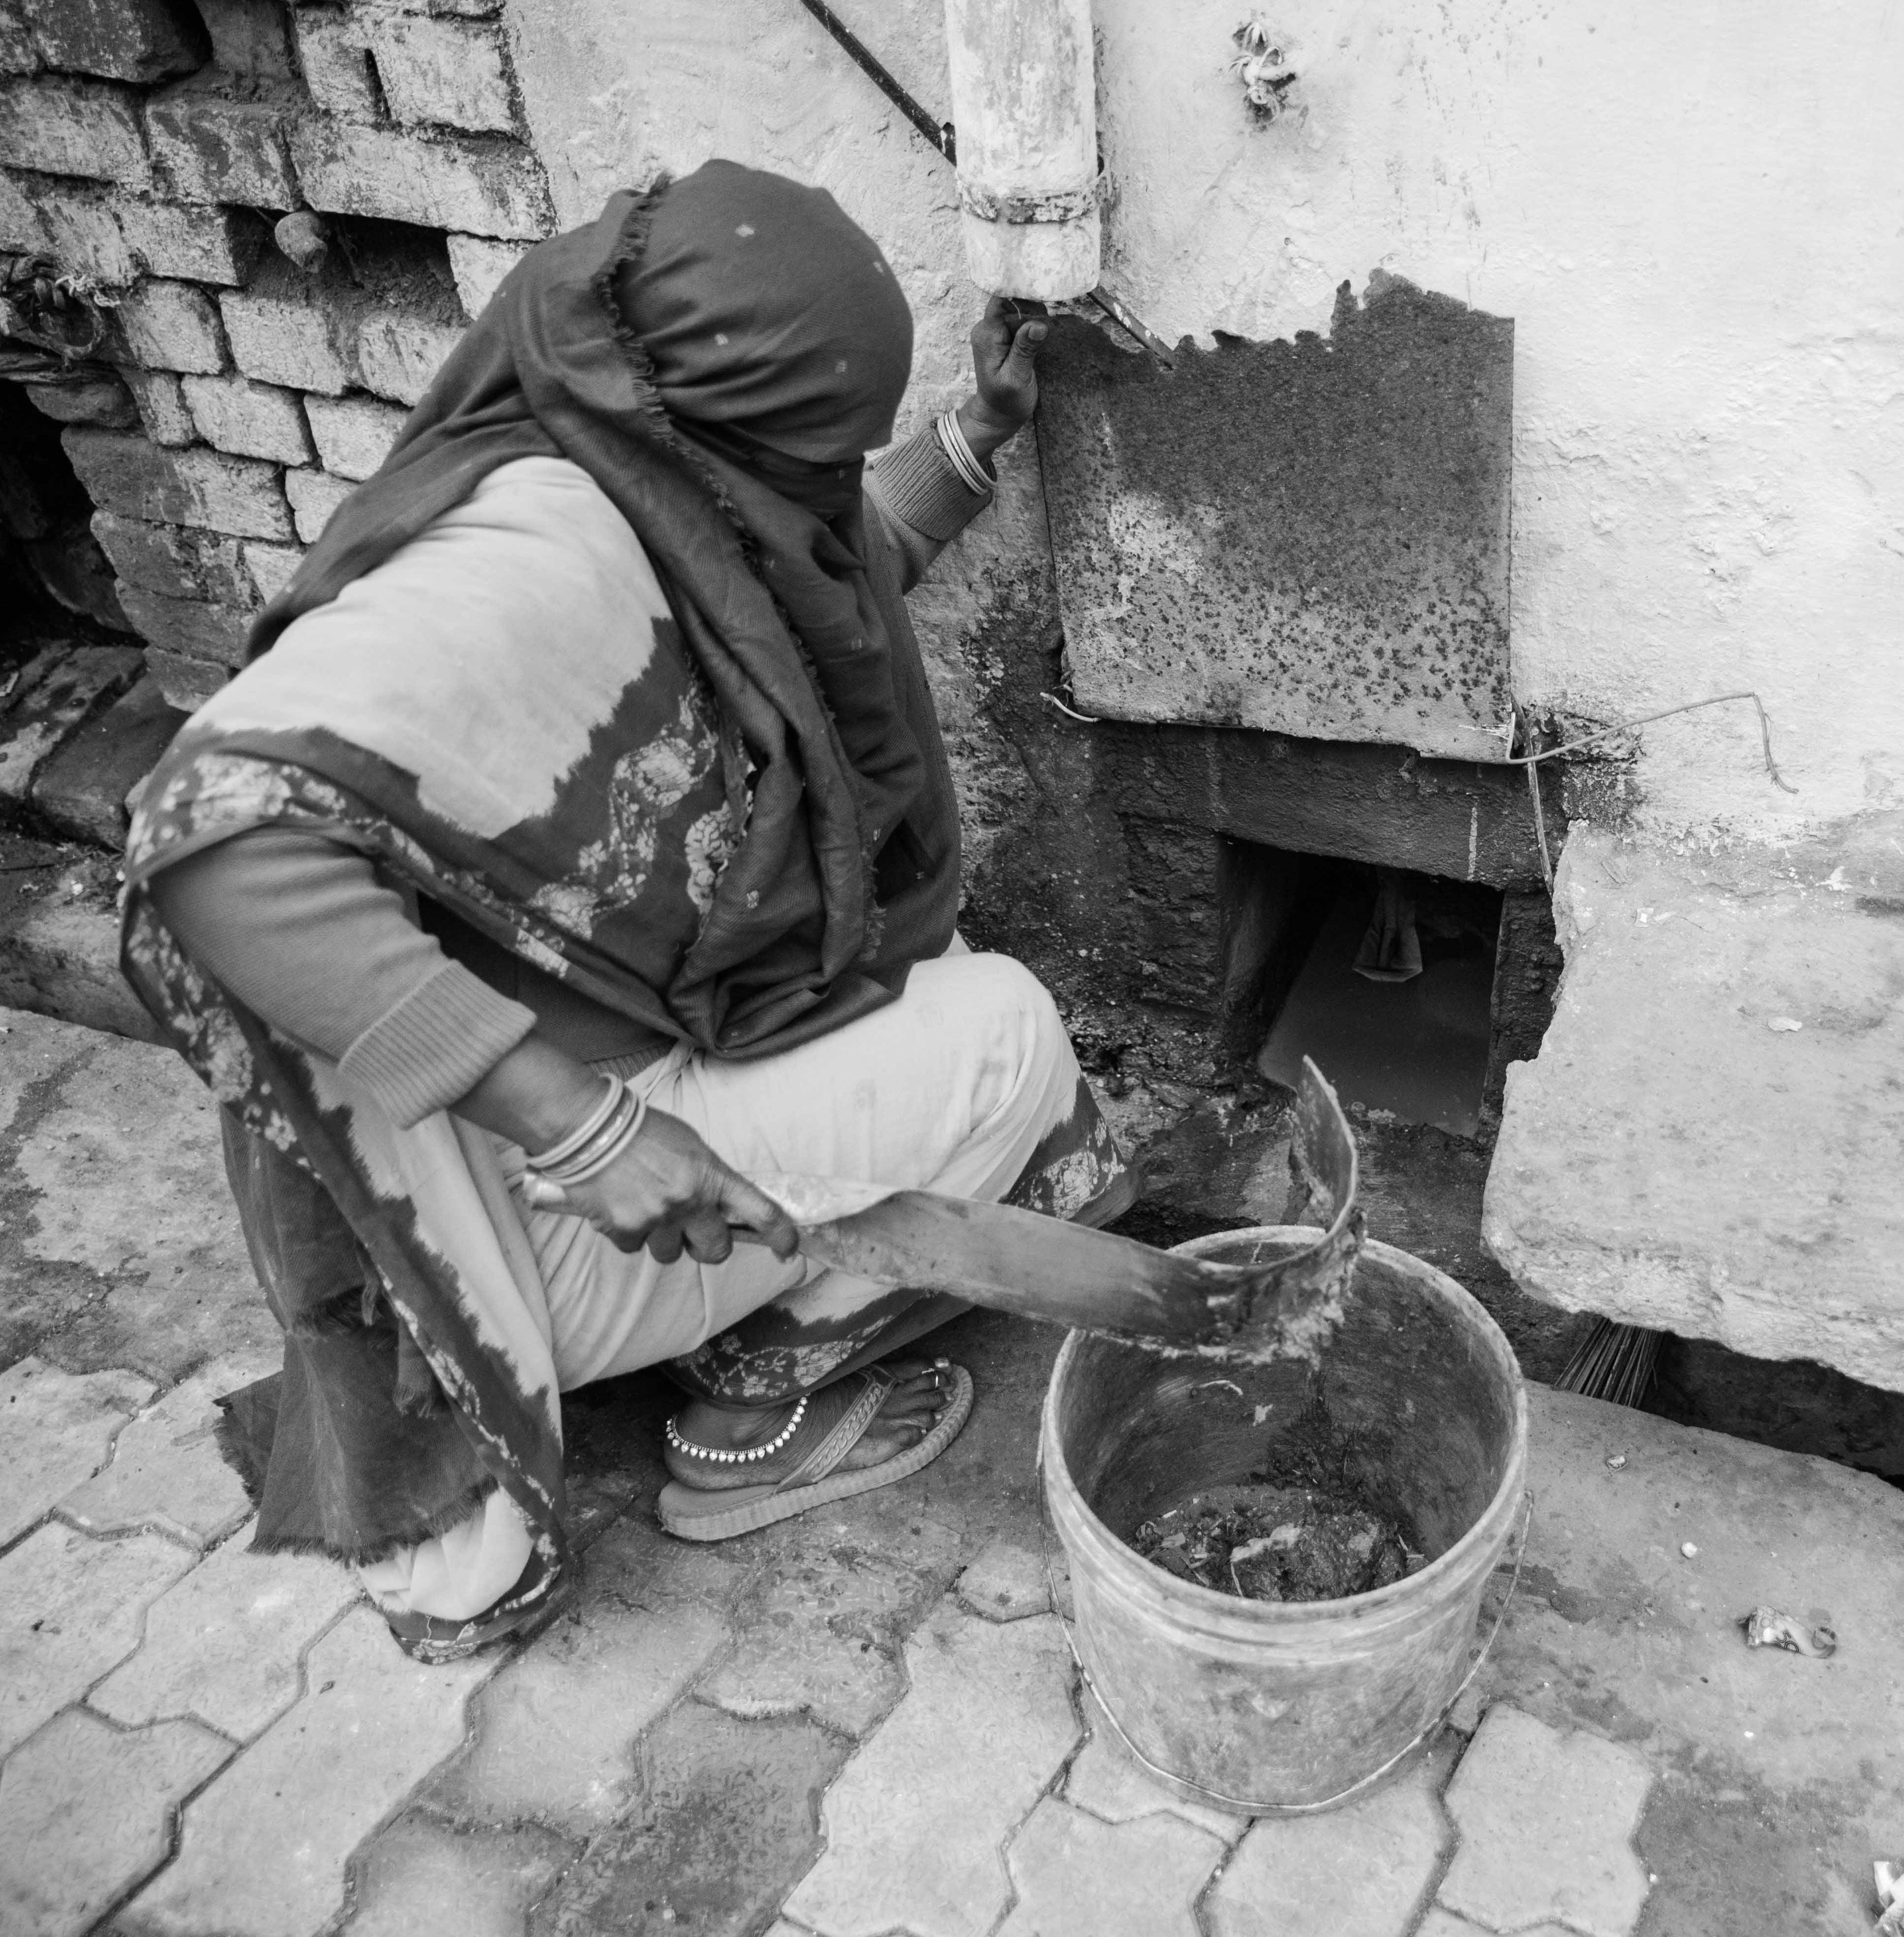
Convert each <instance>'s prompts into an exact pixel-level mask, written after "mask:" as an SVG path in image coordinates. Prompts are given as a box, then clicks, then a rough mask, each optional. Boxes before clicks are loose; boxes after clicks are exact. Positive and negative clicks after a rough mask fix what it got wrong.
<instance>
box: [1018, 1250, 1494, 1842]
mask: <svg viewBox="0 0 1904 1937" xmlns="http://www.w3.org/2000/svg"><path fill="white" fill-rule="evenodd" d="M1316 1235H1317V1234H1316V1233H1315V1232H1313V1231H1309V1230H1305V1229H1299V1228H1296V1227H1292V1226H1287V1225H1278V1226H1268V1227H1265V1228H1263V1229H1257V1230H1252V1231H1224V1232H1218V1233H1217V1235H1214V1236H1212V1237H1208V1238H1198V1239H1196V1240H1195V1241H1193V1242H1192V1243H1190V1244H1184V1245H1182V1246H1181V1247H1179V1248H1180V1249H1181V1250H1184V1251H1187V1252H1190V1253H1193V1255H1195V1256H1199V1257H1202V1258H1208V1259H1211V1260H1218V1261H1220V1262H1223V1263H1248V1262H1253V1261H1259V1260H1262V1259H1264V1258H1269V1257H1273V1256H1276V1255H1277V1254H1278V1252H1279V1251H1287V1250H1299V1249H1300V1248H1302V1247H1304V1246H1305V1245H1307V1244H1312V1243H1314V1241H1315V1238H1316ZM1311 1376H1312V1375H1311V1369H1310V1368H1309V1367H1308V1366H1306V1365H1305V1364H1303V1363H1299V1362H1297V1361H1293V1360H1290V1361H1283V1362H1278V1363H1275V1364H1272V1365H1267V1366H1253V1365H1245V1364H1231V1363H1227V1362H1226V1361H1223V1360H1219V1359H1211V1358H1166V1357H1160V1356H1158V1355H1157V1354H1156V1353H1151V1352H1147V1351H1145V1350H1141V1348H1139V1347H1134V1346H1130V1345H1126V1344H1120V1343H1117V1341H1114V1340H1111V1339H1107V1338H1094V1337H1092V1336H1091V1335H1090V1334H1088V1333H1086V1332H1073V1333H1072V1335H1071V1336H1070V1338H1069V1339H1068V1340H1067V1341H1066V1344H1065V1346H1064V1349H1063V1350H1062V1351H1061V1352H1060V1353H1059V1355H1058V1361H1057V1366H1056V1367H1055V1368H1054V1370H1053V1372H1052V1375H1051V1388H1050V1390H1049V1391H1048V1393H1047V1394H1046V1396H1045V1401H1044V1423H1043V1430H1042V1434H1041V1441H1040V1458H1041V1463H1042V1466H1043V1469H1044V1487H1045V1496H1046V1499H1047V1501H1048V1503H1049V1506H1050V1509H1051V1517H1052V1520H1053V1521H1054V1523H1055V1525H1056V1526H1057V1531H1058V1537H1059V1538H1060V1541H1062V1542H1063V1545H1064V1550H1065V1552H1066V1554H1067V1555H1068V1556H1069V1559H1070V1563H1071V1582H1072V1596H1073V1599H1074V1602H1075V1618H1076V1645H1077V1648H1078V1655H1079V1659H1080V1660H1081V1663H1082V1665H1083V1666H1084V1671H1085V1672H1086V1674H1087V1675H1088V1677H1089V1678H1090V1681H1091V1683H1092V1684H1093V1687H1094V1688H1095V1690H1096V1693H1097V1696H1098V1698H1099V1700H1100V1701H1101V1702H1102V1703H1103V1704H1104V1706H1105V1709H1106V1710H1107V1711H1108V1713H1109V1714H1110V1716H1111V1720H1112V1721H1113V1722H1114V1723H1115V1725H1116V1726H1117V1729H1119V1730H1120V1732H1121V1733H1122V1734H1123V1736H1124V1738H1125V1740H1126V1742H1127V1743H1128V1744H1129V1746H1130V1747H1131V1748H1132V1749H1133V1750H1135V1752H1136V1753H1137V1754H1138V1756H1139V1757H1140V1758H1141V1759H1142V1760H1144V1761H1145V1762H1146V1763H1148V1764H1149V1765H1150V1766H1151V1769H1152V1770H1153V1772H1154V1773H1156V1774H1157V1775H1159V1776H1160V1778H1163V1780H1164V1781H1166V1782H1167V1783H1168V1784H1169V1785H1170V1786H1171V1787H1172V1788H1174V1789H1175V1790H1177V1791H1178V1793H1180V1794H1182V1795H1185V1796H1190V1797H1192V1798H1193V1799H1196V1800H1198V1801H1202V1802H1217V1803H1219V1804H1223V1805H1228V1806H1229V1807H1231V1808H1237V1809H1240V1810H1244V1811H1248V1813H1251V1814H1271V1813H1274V1812H1275V1811H1276V1810H1278V1809H1293V1808H1304V1807H1307V1808H1316V1807H1320V1806H1326V1805H1329V1804H1332V1803H1333V1802H1339V1801H1342V1800H1345V1799H1346V1798H1347V1796H1348V1794H1350V1793H1352V1792H1354V1790H1357V1789H1358V1788H1360V1787H1363V1786H1364V1785H1365V1784H1366V1783H1367V1782H1369V1781H1371V1780H1372V1779H1373V1778H1375V1776H1377V1775H1380V1774H1381V1772H1383V1771H1384V1769H1386V1768H1387V1767H1388V1766H1390V1765H1391V1764H1392V1763H1394V1762H1395V1761H1396V1760H1398V1759H1399V1757H1402V1755H1404V1754H1406V1752H1407V1751H1408V1748H1410V1746H1411V1745H1412V1744H1413V1743H1414V1741H1416V1740H1417V1739H1418V1738H1420V1736H1421V1735H1423V1733H1424V1732H1426V1731H1427V1730H1428V1729H1430V1728H1432V1727H1433V1726H1434V1724H1435V1723H1436V1720H1438V1719H1439V1717H1440V1716H1441V1715H1442V1714H1443V1713H1444V1712H1445V1710H1446V1709H1447V1708H1448V1705H1449V1704H1450V1703H1451V1702H1452V1701H1453V1700H1454V1696H1455V1695H1456V1693H1457V1692H1458V1690H1460V1687H1461V1685H1462V1683H1463V1679H1464V1678H1465V1677H1466V1675H1467V1673H1468V1672H1469V1665H1470V1660H1471V1648H1472V1642H1473V1640H1474V1638H1475V1625H1476V1620H1477V1617H1478V1614H1479V1612H1480V1608H1481V1594H1482V1591H1483V1590H1484V1588H1485V1587H1486V1586H1487V1578H1488V1576H1489V1575H1490V1574H1491V1573H1492V1572H1493V1570H1494V1569H1495V1567H1496V1566H1497V1565H1498V1564H1499V1562H1500V1561H1501V1560H1502V1556H1503V1554H1505V1551H1506V1549H1507V1547H1508V1542H1509V1541H1510V1540H1511V1538H1512V1536H1513V1534H1514V1525H1515V1522H1516V1520H1517V1517H1518V1516H1519V1514H1520V1506H1521V1501H1522V1496H1523V1494H1524V1491H1525V1489H1526V1486H1527V1394H1526V1393H1525V1391H1524V1389H1523V1387H1522V1385H1521V1381H1520V1367H1519V1366H1518V1365H1517V1363H1515V1360H1514V1353H1513V1350H1512V1349H1511V1347H1509V1345H1508V1341H1507V1340H1506V1338H1505V1337H1504V1336H1503V1335H1502V1332H1501V1329H1500V1328H1499V1326H1497V1325H1496V1323H1494V1321H1493V1319H1492V1318H1490V1317H1489V1316H1488V1314H1487V1312H1486V1311H1484V1310H1483V1309H1482V1308H1481V1306H1480V1305H1478V1304H1477V1303H1476V1302H1475V1300H1474V1299H1472V1297H1470V1296H1469V1294H1468V1293H1466V1291H1464V1290H1462V1288H1461V1287H1460V1286H1459V1285H1458V1284H1456V1283H1455V1282H1454V1280H1453V1279H1452V1278H1448V1277H1447V1276H1445V1275H1444V1274H1443V1273H1442V1272H1438V1271H1436V1269H1434V1268H1433V1266H1430V1265H1426V1264H1423V1263H1422V1262H1421V1260H1420V1259H1418V1258H1414V1257H1411V1256H1409V1255H1408V1253H1406V1252H1405V1251H1398V1250H1393V1248H1391V1247H1390V1246H1388V1245H1387V1244H1374V1243H1371V1244H1369V1245H1368V1246H1367V1247H1366V1248H1365V1249H1364V1250H1363V1253H1362V1256H1361V1261H1360V1265H1359V1266H1358V1268H1357V1273H1356V1279H1355V1284H1354V1289H1353V1290H1352V1291H1351V1293H1350V1295H1349V1298H1348V1315H1347V1317H1345V1320H1344V1321H1343V1324H1342V1329H1341V1330H1340V1331H1339V1332H1338V1334H1337V1335H1336V1338H1335V1339H1334V1340H1333V1341H1332V1343H1331V1344H1329V1346H1328V1347H1326V1348H1325V1350H1324V1353H1323V1363H1322V1372H1321V1378H1322V1386H1323V1395H1324V1396H1325V1398H1326V1401H1327V1403H1328V1405H1329V1410H1330V1411H1331V1413H1332V1414H1333V1416H1334V1418H1335V1420H1336V1423H1337V1425H1338V1426H1339V1427H1341V1428H1342V1429H1344V1430H1345V1432H1352V1433H1353V1434H1354V1435H1355V1439H1356V1442H1357V1447H1358V1451H1357V1455H1356V1457H1357V1461H1358V1463H1360V1464H1361V1465H1362V1466H1363V1471H1364V1472H1366V1473H1367V1474H1368V1475H1369V1476H1370V1477H1371V1478H1374V1479H1375V1480H1376V1481H1377V1482H1378V1484H1381V1485H1382V1486H1384V1487H1386V1488H1387V1490H1388V1493H1389V1495H1390V1497H1391V1498H1393V1499H1394V1500H1395V1502H1396V1504H1397V1505H1400V1506H1402V1507H1403V1508H1405V1509H1406V1511H1408V1514H1409V1516H1410V1517H1411V1519H1412V1520H1413V1521H1414V1526H1415V1529H1416V1531H1417V1533H1418V1534H1419V1535H1420V1537H1421V1538H1422V1541H1423V1544H1424V1546H1425V1547H1426V1551H1427V1554H1428V1564H1427V1565H1426V1566H1424V1567H1423V1568H1422V1569H1420V1572H1417V1573H1415V1574H1412V1575H1409V1576H1408V1578H1407V1579H1405V1580H1402V1581H1396V1583H1395V1584H1393V1586H1392V1587H1384V1588H1381V1589H1378V1590H1376V1591H1375V1593H1369V1594H1358V1595H1355V1596H1351V1597H1350V1598H1349V1599H1345V1600H1339V1601H1313V1602H1301V1603H1283V1602H1260V1601H1249V1600H1242V1599H1237V1598H1235V1597H1234V1596H1230V1595H1228V1594H1222V1593H1217V1592H1216V1591H1215V1590H1213V1589H1211V1588H1208V1587H1198V1586H1196V1585H1195V1584H1193V1583H1192V1582H1189V1581H1180V1580H1178V1579H1177V1578H1175V1576H1174V1575H1170V1574H1166V1572H1163V1570H1162V1569H1160V1568H1157V1567H1153V1566H1151V1564H1150V1563H1148V1561H1145V1560H1141V1559H1140V1558H1139V1557H1138V1555H1137V1554H1135V1552H1134V1551H1132V1549H1131V1548H1130V1547H1129V1546H1127V1545H1126V1544H1125V1543H1126V1539H1127V1538H1128V1537H1129V1535H1130V1534H1132V1532H1134V1531H1135V1529H1136V1528H1137V1527H1138V1526H1139V1525H1141V1523H1142V1522H1143V1521H1145V1520H1148V1519H1149V1518H1151V1517H1152V1516H1153V1515H1154V1514H1158V1513H1160V1512H1163V1511H1167V1510H1168V1509H1169V1508H1171V1507H1173V1506H1175V1505H1178V1504H1180V1503H1181V1502H1182V1501H1183V1500H1184V1498H1185V1497H1186V1496H1187V1495H1189V1494H1190V1493H1194V1492H1198V1491H1200V1490H1203V1489H1205V1488H1206V1487H1215V1486H1222V1485H1226V1484H1235V1483H1239V1482H1241V1481H1245V1480H1246V1479H1247V1478H1248V1476H1249V1475H1250V1474H1251V1472H1252V1471H1254V1470H1256V1469H1259V1468H1260V1466H1261V1465H1262V1463H1263V1456H1264V1451H1265V1445H1266V1440H1267V1439H1268V1438H1269V1435H1272V1433H1274V1432H1276V1431H1277V1429H1278V1427H1279V1426H1285V1425H1287V1424H1289V1423H1291V1422H1293V1420H1295V1419H1296V1417H1297V1415H1298V1414H1299V1413H1300V1411H1302V1408H1303V1406H1304V1405H1305V1402H1307V1401H1308V1399H1309V1397H1310V1396H1311V1390H1312V1387H1311Z"/></svg>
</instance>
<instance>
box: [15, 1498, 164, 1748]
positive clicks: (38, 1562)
mask: <svg viewBox="0 0 1904 1937" xmlns="http://www.w3.org/2000/svg"><path fill="white" fill-rule="evenodd" d="M191 1565H192V1556H191V1555H190V1554H188V1553H186V1551H185V1550H184V1549H183V1547H180V1546H178V1545H177V1544H176V1543H175V1542H174V1541H169V1540H161V1539H159V1538H158V1536H157V1535H154V1534H140V1535H136V1536H135V1538H132V1539H130V1540H90V1539H89V1538H87V1537H86V1535H84V1534H83V1533H75V1532H74V1531H73V1529H71V1527H66V1526H43V1527H41V1529H40V1530H39V1532H37V1533H35V1534H32V1535H29V1537H28V1538H26V1539H25V1540H23V1541H21V1542H20V1544H19V1545H18V1546H17V1547H15V1548H14V1550H13V1551H12V1552H11V1554H8V1555H7V1556H6V1557H5V1559H4V1560H0V1756H4V1755H5V1754H7V1753H8V1751H10V1750H11V1749H12V1748H14V1747H15V1746H16V1745H17V1744H19V1743H20V1742H22V1741H25V1740H26V1738H27V1737H28V1736H29V1735H31V1734H32V1732H33V1731H34V1730H35V1729H37V1728H38V1727H39V1726H40V1725H41V1723H43V1722H44V1721H46V1720H47V1719H48V1717H50V1716H53V1715H55V1714H58V1713H59V1711H60V1710H61V1709H62V1708H65V1706H66V1705H67V1703H68V1702H75V1701H77V1700H78V1699H79V1698H80V1696H82V1695H83V1694H84V1693H85V1692H86V1689H87V1688H88V1687H90V1686H91V1684H92V1683H93V1682H95V1681H98V1679H99V1677H100V1676H101V1675H103V1674H105V1672H106V1670H107V1669H109V1668H111V1667H112V1666H114V1663H117V1662H120V1661H123V1660H124V1659H125V1658H126V1656H127V1655H129V1654H131V1653H132V1650H133V1648H135V1646H136V1645H137V1644H138V1638H139V1620H140V1617H141V1615H142V1614H143V1613H144V1611H145V1608H146V1607H147V1605H148V1603H150V1602H152V1601H153V1600H155V1599H157V1597H158V1596H159V1595H160V1594H162V1593H164V1592H165V1589H166V1588H167V1587H169V1586H171V1584H172V1582H173V1581H175V1580H177V1578H178V1577H179V1575H181V1574H183V1572H185V1570H186V1569H187V1568H188V1567H189V1566H191Z"/></svg>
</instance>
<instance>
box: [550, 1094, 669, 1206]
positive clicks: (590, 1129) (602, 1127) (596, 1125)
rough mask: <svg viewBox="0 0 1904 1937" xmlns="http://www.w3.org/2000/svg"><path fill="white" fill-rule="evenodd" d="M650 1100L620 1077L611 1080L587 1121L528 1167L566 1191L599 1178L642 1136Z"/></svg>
mask: <svg viewBox="0 0 1904 1937" xmlns="http://www.w3.org/2000/svg"><path fill="white" fill-rule="evenodd" d="M647 1114H648V1099H647V1097H645V1096H636V1095H635V1092H634V1091H633V1090H631V1089H629V1087H628V1085H627V1084H626V1083H624V1082H623V1081H622V1080H621V1078H620V1077H619V1076H611V1077H610V1078H608V1092H607V1093H606V1095H605V1096H603V1098H602V1101H601V1102H599V1104H597V1105H596V1107H595V1108H594V1109H593V1110H592V1111H590V1113H589V1115H588V1117H587V1120H586V1121H585V1122H584V1123H581V1124H580V1125H578V1126H577V1127H576V1128H575V1129H572V1130H571V1131H570V1132H569V1133H568V1135H566V1136H565V1137H564V1138H562V1141H561V1142H559V1144H550V1147H548V1148H547V1150H544V1151H543V1152H542V1153H541V1154H540V1155H539V1156H532V1157H530V1158H529V1159H528V1163H529V1169H531V1170H532V1171H533V1172H535V1175H537V1176H538V1177H539V1178H541V1179H542V1180H543V1181H544V1182H545V1183H548V1184H554V1185H556V1186H557V1187H558V1188H559V1189H562V1190H566V1189H567V1188H568V1187H569V1186H570V1185H571V1184H586V1183H587V1181H588V1180H589V1179H590V1178H591V1177H595V1176H598V1175H599V1174H600V1173H601V1172H603V1171H605V1170H606V1169H608V1166H609V1165H610V1164H611V1163H614V1160H615V1159H616V1158H617V1157H618V1156H620V1155H621V1153H622V1152H623V1150H626V1149H627V1147H628V1146H629V1144H632V1142H633V1141H635V1138H636V1137H638V1135H640V1134H641V1126H642V1124H643V1123H644V1122H646V1121H647Z"/></svg>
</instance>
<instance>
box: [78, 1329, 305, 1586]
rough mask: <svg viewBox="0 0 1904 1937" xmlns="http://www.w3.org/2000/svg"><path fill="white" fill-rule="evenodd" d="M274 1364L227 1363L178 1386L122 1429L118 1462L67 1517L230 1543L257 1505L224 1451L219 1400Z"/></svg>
mask: <svg viewBox="0 0 1904 1937" xmlns="http://www.w3.org/2000/svg"><path fill="white" fill-rule="evenodd" d="M270 1371H271V1366H268V1365H265V1364H262V1363H258V1362H256V1361H253V1362H251V1363H248V1364H246V1363H239V1362H238V1361H236V1360H221V1361H220V1363H218V1364H217V1365H216V1366H208V1367H207V1368H206V1369H205V1370H204V1371H203V1372H197V1373H195V1374H194V1375H193V1376H192V1377H191V1378H189V1379H187V1380H186V1381H185V1382H184V1383H183V1384H182V1385H177V1386H174V1387H173V1388H172V1389H171V1391H170V1392H168V1393H166V1394H165V1396H163V1397H162V1398H161V1399H159V1401H158V1402H157V1403H156V1405H152V1406H150V1407H148V1408H147V1410H146V1411H144V1412H142V1413H141V1414H140V1415H139V1416H138V1418H137V1419H135V1420H133V1421H132V1423H131V1424H130V1425H129V1426H127V1427H126V1429H125V1430H124V1431H123V1432H121V1433H120V1435H119V1437H118V1438H117V1441H114V1445H113V1449H112V1461H111V1464H110V1465H109V1466H107V1467H105V1469H103V1470H102V1472H97V1473H96V1474H94V1475H93V1476H92V1478H91V1479H89V1480H88V1481H86V1483H85V1484H83V1486H80V1487H77V1488H76V1489H75V1490H74V1491H73V1492H71V1493H68V1494H67V1495H66V1496H65V1499H62V1501H61V1502H59V1514H60V1517H61V1518H62V1520H71V1522H72V1523H73V1524H74V1526H77V1527H80V1528H83V1529H84V1530H85V1531H86V1532H88V1533H124V1532H131V1531H132V1529H135V1528H138V1527H152V1528H153V1529H157V1530H159V1531H160V1532H166V1533H170V1534H171V1535H174V1537H176V1538H178V1539H180V1540H183V1541H189V1543H190V1544H192V1545H193V1546H194V1547H211V1546H213V1545H215V1544H217V1542H218V1541H220V1540H223V1538H225V1536H226V1535H227V1534H229V1533H230V1532H232V1531H233V1530H234V1529H235V1528H236V1527H238V1526H240V1525H241V1523H243V1521H244V1519H245V1517H246V1516H247V1514H249V1513H250V1511H251V1507H250V1502H249V1501H248V1500H247V1499H246V1498H245V1494H244V1486H243V1485H242V1484H241V1482H240V1481H239V1479H238V1475H237V1474H235V1472H232V1469H231V1468H230V1467H229V1466H227V1465H226V1463H225V1461H224V1459H223V1456H222V1455H221V1454H220V1452H219V1450H218V1441H217V1436H216V1435H217V1423H218V1409H217V1407H216V1406H215V1405H213V1403H212V1402H213V1400H214V1399H216V1398H217V1396H219V1395H220V1393H228V1392H230V1391H232V1390H234V1389H235V1387H239V1386H242V1385H247V1384H250V1381H252V1380H253V1379H256V1378H262V1377H263V1376H264V1375H265V1373H267V1372H270Z"/></svg>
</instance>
